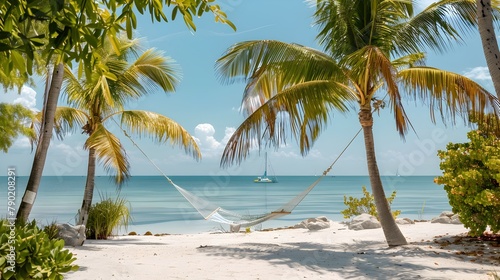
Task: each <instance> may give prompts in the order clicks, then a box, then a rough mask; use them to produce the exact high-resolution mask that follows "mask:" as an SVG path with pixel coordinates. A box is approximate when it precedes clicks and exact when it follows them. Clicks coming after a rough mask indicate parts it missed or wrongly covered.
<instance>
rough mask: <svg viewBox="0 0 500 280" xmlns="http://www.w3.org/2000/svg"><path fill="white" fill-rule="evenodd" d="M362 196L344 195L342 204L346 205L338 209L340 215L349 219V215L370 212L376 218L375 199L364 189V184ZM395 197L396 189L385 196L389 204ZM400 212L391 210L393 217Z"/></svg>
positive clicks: (353, 215)
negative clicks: (342, 208)
mask: <svg viewBox="0 0 500 280" xmlns="http://www.w3.org/2000/svg"><path fill="white" fill-rule="evenodd" d="M361 188H362V191H363V197H362V198H356V197H352V196H350V197H347V196H345V195H344V204H345V205H346V206H347V208H346V209H344V210H342V211H340V213H341V214H342V215H344V218H345V219H350V218H351V217H355V216H358V215H361V214H363V213H367V214H370V215H372V216H374V217H376V218H377V219H378V214H377V208H376V206H375V200H374V198H373V195H372V194H371V193H370V192H368V191H367V190H366V187H365V186H362V187H361ZM394 198H396V191H393V192H392V194H391V196H390V197H388V198H387V202H389V205H390V204H392V201H393V200H394ZM399 214H401V211H400V210H395V211H392V215H393V216H394V218H396V217H397V216H399Z"/></svg>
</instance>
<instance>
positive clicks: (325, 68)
mask: <svg viewBox="0 0 500 280" xmlns="http://www.w3.org/2000/svg"><path fill="white" fill-rule="evenodd" d="M263 67H264V68H263ZM268 68H269V69H273V71H277V70H278V69H279V71H280V72H283V73H286V75H284V78H285V79H286V80H285V81H286V83H285V84H294V83H297V82H300V81H301V80H304V79H305V80H313V79H318V80H322V79H326V77H331V76H332V75H333V74H332V73H335V71H336V72H338V71H340V69H339V67H338V66H336V65H335V62H334V61H333V60H332V59H331V58H330V57H328V56H327V55H326V54H324V53H321V52H320V51H317V50H314V49H312V48H308V47H304V46H301V45H297V44H290V43H284V42H280V41H274V40H260V41H246V42H241V43H237V44H234V45H233V46H231V47H230V48H229V49H228V50H227V52H226V53H225V54H224V56H222V57H221V58H219V59H218V60H217V62H216V69H215V70H216V74H217V76H218V77H219V79H220V80H221V81H222V82H223V83H233V82H240V81H243V82H247V81H248V80H249V79H255V78H256V77H257V76H258V75H260V73H262V72H263V71H265V70H266V69H268ZM312 69H314V70H315V71H311V70H312ZM308 75H309V77H308ZM310 75H314V77H312V76H310ZM294 81H295V82H294Z"/></svg>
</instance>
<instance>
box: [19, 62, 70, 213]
mask: <svg viewBox="0 0 500 280" xmlns="http://www.w3.org/2000/svg"><path fill="white" fill-rule="evenodd" d="M63 76H64V64H62V63H60V64H58V65H57V66H56V67H55V68H54V72H53V74H52V81H51V83H50V90H49V92H48V95H47V101H46V104H44V108H43V111H44V114H43V119H42V126H41V130H40V138H39V141H38V145H37V147H36V151H35V157H34V159H33V165H32V167H31V173H30V177H29V179H28V184H27V186H26V190H25V192H24V195H23V199H22V201H21V204H20V205H19V210H18V212H17V221H18V222H21V223H22V222H26V221H27V220H28V217H29V215H30V213H31V209H32V208H33V203H34V202H35V198H36V195H37V192H38V187H39V186H40V181H41V178H42V173H43V168H44V166H45V159H46V158H47V151H48V149H49V145H50V139H51V138H52V130H53V128H54V116H55V112H56V108H57V100H58V99H59V93H60V92H61V85H62V81H63Z"/></svg>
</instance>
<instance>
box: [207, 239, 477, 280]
mask: <svg viewBox="0 0 500 280" xmlns="http://www.w3.org/2000/svg"><path fill="white" fill-rule="evenodd" d="M423 246H424V247H425V246H430V244H425V243H421V244H416V245H414V244H410V245H407V246H400V247H395V248H387V247H385V248H383V247H384V245H383V244H382V243H380V242H374V241H356V244H347V243H344V244H343V243H339V244H324V243H315V242H296V243H295V242H291V243H279V244H268V243H243V244H238V245H227V246H206V247H200V248H198V250H199V251H200V252H202V253H204V254H206V255H207V256H218V257H227V258H236V259H248V260H263V261H267V262H269V263H272V264H273V265H275V266H283V267H286V268H297V267H305V268H307V269H308V270H309V271H311V272H313V273H315V274H317V276H319V275H324V274H327V273H331V272H335V273H336V274H337V275H340V276H341V277H342V279H349V278H357V277H367V276H373V275H376V278H377V279H382V280H384V279H403V278H405V279H415V278H419V279H422V278H424V276H422V275H421V274H422V273H423V272H424V271H426V270H431V271H432V272H433V273H436V272H437V273H440V271H441V272H442V273H446V271H450V270H453V271H454V272H455V273H464V274H468V273H478V271H477V270H475V269H468V268H466V267H465V266H454V267H449V266H445V265H442V263H443V264H444V263H445V260H446V259H448V258H455V259H457V260H458V261H463V262H465V261H468V260H463V259H460V258H458V257H457V256H456V254H455V253H454V252H453V251H449V252H448V251H446V250H441V249H439V252H438V251H436V250H427V249H422V247H423ZM380 248H383V249H380ZM479 273H482V272H479ZM485 274H486V272H485Z"/></svg>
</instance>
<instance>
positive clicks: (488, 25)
mask: <svg viewBox="0 0 500 280" xmlns="http://www.w3.org/2000/svg"><path fill="white" fill-rule="evenodd" d="M476 2H477V25H478V29H479V34H480V36H481V43H482V45H483V52H484V57H485V58H486V64H487V65H488V70H489V72H490V75H491V79H492V80H493V86H494V87H495V91H496V94H497V97H498V98H500V67H498V66H499V65H500V50H498V42H497V37H496V35H495V28H494V26H493V19H494V16H493V15H494V13H496V19H498V12H499V9H500V7H499V6H498V5H499V3H498V1H493V3H494V4H495V6H494V7H492V6H491V0H476ZM493 8H494V9H493Z"/></svg>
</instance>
